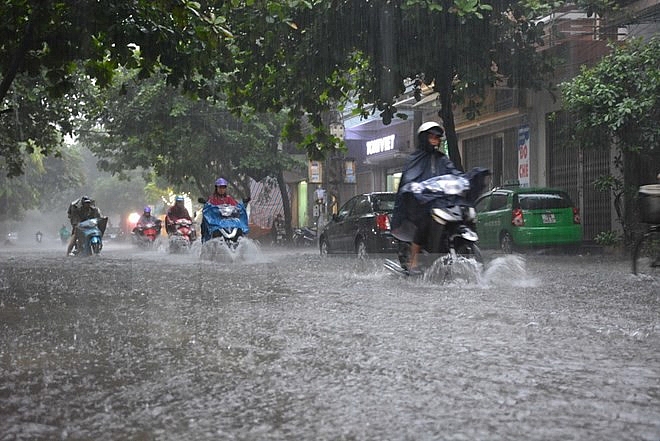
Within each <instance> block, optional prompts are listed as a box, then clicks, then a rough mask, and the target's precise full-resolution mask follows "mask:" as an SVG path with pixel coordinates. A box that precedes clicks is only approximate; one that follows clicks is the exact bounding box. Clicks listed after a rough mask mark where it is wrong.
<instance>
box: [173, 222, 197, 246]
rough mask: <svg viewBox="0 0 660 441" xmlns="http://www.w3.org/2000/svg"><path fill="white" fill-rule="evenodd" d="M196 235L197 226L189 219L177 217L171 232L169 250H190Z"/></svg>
mask: <svg viewBox="0 0 660 441" xmlns="http://www.w3.org/2000/svg"><path fill="white" fill-rule="evenodd" d="M196 237H197V234H196V232H195V227H194V225H193V223H192V222H191V221H190V220H189V219H177V220H176V221H174V224H173V225H172V230H171V232H170V234H169V248H168V250H169V252H170V253H177V252H181V251H187V250H189V249H190V246H191V245H192V243H193V242H194V240H195V239H196Z"/></svg>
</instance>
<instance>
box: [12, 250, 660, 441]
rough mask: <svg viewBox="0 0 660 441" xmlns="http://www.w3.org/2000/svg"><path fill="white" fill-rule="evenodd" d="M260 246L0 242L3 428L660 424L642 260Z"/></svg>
mask: <svg viewBox="0 0 660 441" xmlns="http://www.w3.org/2000/svg"><path fill="white" fill-rule="evenodd" d="M246 242H247V241H246ZM250 251H251V253H250V256H251V257H249V258H246V260H244V261H234V262H222V263H221V262H217V261H212V260H204V259H200V258H199V255H197V254H196V253H197V252H198V250H195V249H193V250H191V252H190V254H187V255H170V254H168V253H167V252H166V251H165V250H162V249H160V250H159V249H155V250H152V251H143V250H139V249H136V248H135V247H134V246H131V245H127V244H108V245H107V246H106V247H104V249H103V252H102V254H101V255H100V256H96V257H93V258H68V259H67V258H63V256H62V250H61V248H60V247H56V249H52V248H44V249H38V250H37V249H36V247H35V246H28V247H25V248H21V249H18V250H16V249H12V250H10V251H8V250H7V249H6V248H3V249H1V252H0V262H1V265H0V314H1V316H2V320H1V323H2V328H3V329H2V346H1V347H2V350H1V352H0V359H1V360H2V362H1V365H0V367H1V369H2V375H1V377H2V379H3V381H2V385H1V388H0V401H1V403H2V406H1V407H2V409H3V410H2V416H3V418H2V420H1V422H0V433H2V434H3V435H2V437H1V439H7V440H22V439H26V440H27V439H30V440H40V439H43V440H47V439H99V440H102V439H108V440H112V439H184V438H185V439H209V440H210V439H273V440H276V439H282V440H284V439H457V440H459V439H507V440H511V439H520V440H523V439H524V440H529V439H539V440H540V439H544V440H546V439H581V440H585V439H594V440H596V439H617V440H640V439H641V440H655V439H657V438H658V435H659V434H660V406H658V403H659V401H658V398H659V393H660V389H659V386H660V385H659V384H658V378H660V377H659V376H658V373H659V370H660V350H659V349H660V335H659V334H660V333H659V330H660V328H659V322H658V319H659V316H658V307H659V306H660V305H659V303H660V289H659V288H660V282H659V281H658V279H657V278H653V277H648V276H633V275H632V274H630V272H629V265H628V262H625V261H622V260H621V259H619V258H612V257H609V256H583V255H575V256H568V257H567V256H565V255H557V254H552V253H551V254H529V255H501V254H497V253H494V254H492V255H488V260H487V264H486V268H484V269H483V272H481V275H480V277H479V278H478V280H476V281H472V282H461V281H457V282H454V283H437V282H434V281H433V280H429V281H427V280H423V279H410V278H403V277H398V276H396V275H394V274H391V273H389V272H388V271H387V270H385V268H384V267H383V264H382V263H383V259H381V258H380V257H379V256H378V257H372V258H369V259H366V260H356V259H355V258H348V257H346V258H343V257H334V256H331V257H327V258H322V257H321V256H319V254H318V252H317V250H314V249H308V248H290V247H273V246H266V245H260V244H259V243H256V241H254V242H253V243H251V244H250ZM558 275H561V277H558Z"/></svg>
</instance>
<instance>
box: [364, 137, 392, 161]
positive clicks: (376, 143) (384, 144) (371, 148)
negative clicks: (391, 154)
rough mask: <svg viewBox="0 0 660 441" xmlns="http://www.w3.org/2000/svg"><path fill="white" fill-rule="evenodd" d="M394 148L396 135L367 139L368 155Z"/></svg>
mask: <svg viewBox="0 0 660 441" xmlns="http://www.w3.org/2000/svg"><path fill="white" fill-rule="evenodd" d="M393 149H394V135H390V136H386V137H384V138H378V139H372V140H371V141H367V156H369V155H374V154H376V153H382V152H387V151H389V150H393Z"/></svg>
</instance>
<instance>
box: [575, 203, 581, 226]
mask: <svg viewBox="0 0 660 441" xmlns="http://www.w3.org/2000/svg"><path fill="white" fill-rule="evenodd" d="M580 222H581V220H580V209H579V208H578V207H573V223H574V224H579V223H580Z"/></svg>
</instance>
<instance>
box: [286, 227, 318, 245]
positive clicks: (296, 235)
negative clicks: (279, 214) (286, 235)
mask: <svg viewBox="0 0 660 441" xmlns="http://www.w3.org/2000/svg"><path fill="white" fill-rule="evenodd" d="M291 241H292V242H293V245H295V246H297V247H311V246H314V247H315V246H316V243H317V237H316V228H309V227H302V228H294V229H293V237H292V238H291Z"/></svg>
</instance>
